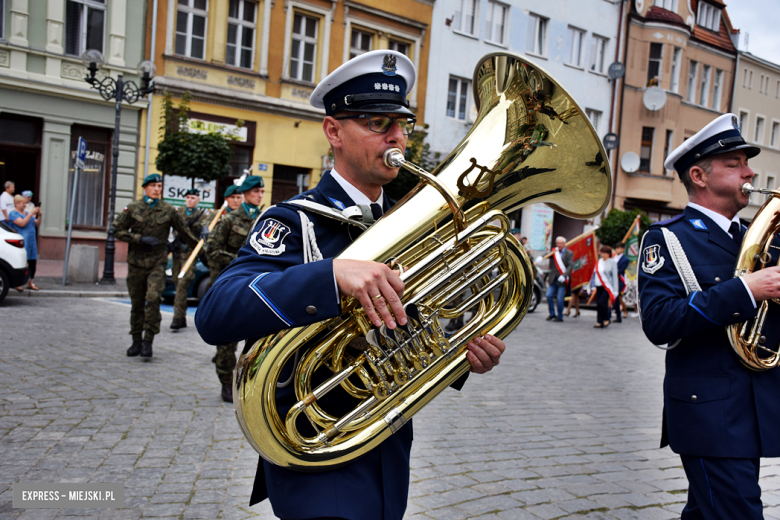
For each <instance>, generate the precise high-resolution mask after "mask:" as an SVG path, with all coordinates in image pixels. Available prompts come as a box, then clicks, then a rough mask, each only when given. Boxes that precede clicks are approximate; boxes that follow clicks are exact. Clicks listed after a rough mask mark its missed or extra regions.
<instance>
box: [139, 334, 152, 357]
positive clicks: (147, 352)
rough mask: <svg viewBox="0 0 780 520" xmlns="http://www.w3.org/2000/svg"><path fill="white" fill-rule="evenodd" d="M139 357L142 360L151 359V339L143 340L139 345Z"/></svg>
mask: <svg viewBox="0 0 780 520" xmlns="http://www.w3.org/2000/svg"><path fill="white" fill-rule="evenodd" d="M141 357H142V358H144V359H152V339H151V338H150V339H145V340H143V342H142V343H141Z"/></svg>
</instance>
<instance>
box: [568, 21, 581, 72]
mask: <svg viewBox="0 0 780 520" xmlns="http://www.w3.org/2000/svg"><path fill="white" fill-rule="evenodd" d="M569 41H570V42H571V43H570V46H569V61H568V63H569V65H573V66H575V67H582V47H583V46H584V43H585V31H582V30H580V29H577V28H576V27H571V26H569Z"/></svg>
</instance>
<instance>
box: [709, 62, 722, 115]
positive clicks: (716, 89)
mask: <svg viewBox="0 0 780 520" xmlns="http://www.w3.org/2000/svg"><path fill="white" fill-rule="evenodd" d="M722 96H723V71H722V70H720V69H715V86H713V87H712V105H711V106H710V108H714V109H715V110H718V111H719V110H720V102H721V97H722Z"/></svg>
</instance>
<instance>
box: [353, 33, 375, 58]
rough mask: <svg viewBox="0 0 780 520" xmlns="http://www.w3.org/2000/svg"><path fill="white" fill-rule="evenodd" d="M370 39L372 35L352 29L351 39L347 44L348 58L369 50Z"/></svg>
mask: <svg viewBox="0 0 780 520" xmlns="http://www.w3.org/2000/svg"><path fill="white" fill-rule="evenodd" d="M372 39H373V35H371V34H368V33H367V32H363V31H358V30H357V29H352V39H351V40H350V46H349V59H352V58H354V57H355V56H360V55H361V54H365V53H367V52H368V51H370V50H371V40H372Z"/></svg>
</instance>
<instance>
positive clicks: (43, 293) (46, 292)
mask: <svg viewBox="0 0 780 520" xmlns="http://www.w3.org/2000/svg"><path fill="white" fill-rule="evenodd" d="M8 296H9V297H17V298H22V297H30V298H129V297H130V294H129V293H127V292H122V291H54V290H51V289H41V290H39V291H31V290H29V289H25V291H24V292H23V293H19V292H18V291H17V292H16V294H14V293H11V292H9V293H8Z"/></svg>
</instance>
